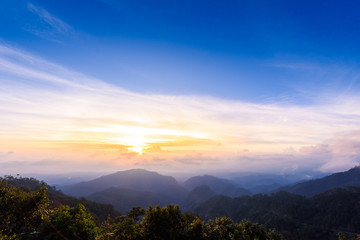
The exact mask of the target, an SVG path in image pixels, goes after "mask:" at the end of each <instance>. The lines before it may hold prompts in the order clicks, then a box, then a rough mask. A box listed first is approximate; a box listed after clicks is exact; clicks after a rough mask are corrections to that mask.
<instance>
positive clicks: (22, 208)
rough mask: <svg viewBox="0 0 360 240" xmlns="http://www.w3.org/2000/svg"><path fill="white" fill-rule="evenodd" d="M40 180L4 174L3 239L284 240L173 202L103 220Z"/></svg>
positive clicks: (0, 195) (0, 192)
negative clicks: (207, 216)
mask: <svg viewBox="0 0 360 240" xmlns="http://www.w3.org/2000/svg"><path fill="white" fill-rule="evenodd" d="M38 183H39V182H37V181H36V180H35V179H22V178H21V179H15V178H9V177H8V178H5V179H1V181H0V239H2V240H5V239H6V240H15V239H29V240H32V239H54V240H56V239H59V240H60V239H61V240H63V239H71V240H72V239H81V240H95V239H104V240H112V239H122V240H130V239H139V240H140V239H159V240H162V239H163V240H165V239H166V240H168V239H174V240H177V239H179V240H180V239H184V240H185V239H189V240H192V239H193V240H201V239H203V240H207V239H209V240H215V239H259V240H277V239H282V238H281V236H280V235H279V234H277V233H276V232H275V231H274V230H267V229H265V228H264V227H262V226H261V225H258V224H252V223H250V222H248V221H241V222H240V223H236V222H234V221H232V220H231V219H229V218H226V217H221V218H217V219H215V220H214V221H212V220H210V221H206V222H205V221H204V220H203V219H201V218H199V217H197V216H195V215H193V214H191V213H182V212H181V210H180V208H179V207H178V206H174V205H169V206H167V207H163V208H161V207H159V206H157V207H151V206H150V207H149V208H148V209H142V208H140V207H134V208H132V210H130V211H129V212H128V213H127V214H126V215H121V216H117V217H115V218H113V217H111V216H109V217H108V218H107V220H105V221H99V219H100V217H99V216H97V215H96V213H95V212H93V213H92V214H90V213H89V212H88V210H87V209H86V207H84V205H83V204H77V205H76V206H74V207H70V206H68V205H61V204H60V202H61V200H58V199H57V196H58V195H57V194H51V192H52V191H55V190H54V189H48V188H47V186H46V185H45V184H41V186H40V187H38ZM55 192H56V191H55ZM50 196H51V198H50ZM55 202H56V204H55ZM101 206H105V205H101ZM100 214H102V213H100ZM96 219H97V221H96Z"/></svg>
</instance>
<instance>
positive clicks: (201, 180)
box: [183, 175, 251, 197]
mask: <svg viewBox="0 0 360 240" xmlns="http://www.w3.org/2000/svg"><path fill="white" fill-rule="evenodd" d="M201 185H206V186H209V187H210V188H211V190H212V191H214V192H215V193H216V194H218V195H225V196H229V197H239V196H243V195H251V192H250V191H249V190H247V189H245V188H238V187H235V185H234V184H232V183H231V182H230V181H229V180H226V179H222V178H217V177H214V176H211V175H203V176H196V177H192V178H189V179H188V180H186V181H185V182H184V183H183V186H184V187H185V188H186V189H188V190H193V189H194V188H196V187H199V186H201Z"/></svg>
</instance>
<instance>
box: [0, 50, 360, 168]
mask: <svg viewBox="0 0 360 240" xmlns="http://www.w3.org/2000/svg"><path fill="white" fill-rule="evenodd" d="M129 81H131V80H130V79H129ZM0 83H1V85H0V116H1V118H0V152H1V153H0V169H2V171H3V173H8V171H17V172H28V171H39V172H44V171H47V172H61V171H71V170H74V169H76V170H84V171H85V170H87V171H90V170H92V171H95V170H102V171H107V170H114V169H115V170H117V169H123V168H132V167H145V168H149V169H154V170H172V171H190V170H189V169H191V170H194V169H202V170H204V172H206V171H207V170H214V169H217V170H224V171H226V170H232V171H269V172H285V171H294V170H303V169H313V170H322V171H337V170H344V169H347V168H350V167H352V166H354V165H355V164H357V163H358V161H359V157H360V127H359V123H360V108H358V107H357V105H358V104H359V103H360V97H358V96H343V97H342V98H336V99H331V98H329V96H328V95H327V94H326V93H320V92H319V93H318V95H319V96H322V95H324V96H327V99H326V101H324V99H323V101H321V104H319V103H318V104H317V103H316V102H314V103H313V104H312V105H306V106H299V105H290V104H284V103H282V104H277V103H266V104H264V103H248V102H241V101H235V100H225V99H219V98H213V97H210V96H170V95H152V94H138V93H135V92H131V91H128V90H125V89H123V88H121V87H119V86H115V85H110V84H108V83H106V82H105V81H101V80H98V79H92V78H90V77H87V76H84V75H83V74H80V73H77V72H74V71H71V70H69V69H66V68H64V67H61V66H59V65H56V64H53V63H50V62H48V61H45V60H44V59H41V58H38V57H34V56H32V55H31V54H28V53H24V52H22V51H19V50H17V49H14V48H12V47H8V46H4V45H0ZM139 149H141V150H142V152H143V153H142V154H141V155H140V154H139V153H138V152H137V151H136V150H139ZM10 153H11V154H10ZM12 173H14V172H12Z"/></svg>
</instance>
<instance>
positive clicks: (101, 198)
mask: <svg viewBox="0 0 360 240" xmlns="http://www.w3.org/2000/svg"><path fill="white" fill-rule="evenodd" d="M275 186H276V184H273V185H272V187H273V188H275ZM346 186H360V168H359V167H355V168H352V169H350V170H348V171H346V172H341V173H334V174H332V175H329V176H326V177H323V178H319V179H314V180H309V181H305V182H301V183H298V184H294V185H289V186H280V187H278V188H276V189H275V190H273V191H272V192H273V193H274V192H280V191H285V192H289V193H293V194H299V195H303V196H314V195H316V194H319V193H322V192H325V191H327V190H329V189H332V188H338V187H346ZM61 190H62V191H63V192H64V193H66V194H69V195H71V196H75V197H85V198H86V199H89V200H91V201H97V202H100V203H104V204H112V205H113V206H114V207H115V209H116V210H118V211H120V212H126V211H127V210H129V209H130V208H131V207H132V206H141V207H143V208H146V207H148V206H149V205H160V206H165V205H168V204H179V205H180V206H181V207H182V208H183V209H185V210H191V209H195V208H196V207H198V206H200V205H201V204H202V203H204V202H205V201H207V200H209V199H211V198H213V197H215V196H219V195H222V196H226V197H229V198H236V197H241V196H246V195H249V196H251V195H253V193H252V192H251V191H250V190H248V189H246V188H242V187H238V185H237V183H235V182H232V181H230V180H227V179H223V178H218V177H215V176H211V175H203V176H194V177H191V178H189V179H188V180H186V181H185V182H183V183H179V182H178V181H176V179H175V178H173V177H171V176H164V175H161V174H159V173H156V172H152V171H147V170H144V169H132V170H126V171H119V172H116V173H113V174H110V175H105V176H102V177H99V178H96V179H93V180H91V181H87V182H80V183H77V184H72V185H68V186H65V187H62V188H61ZM255 193H258V192H255ZM260 193H261V192H260ZM262 193H269V189H267V188H265V189H263V192H262Z"/></svg>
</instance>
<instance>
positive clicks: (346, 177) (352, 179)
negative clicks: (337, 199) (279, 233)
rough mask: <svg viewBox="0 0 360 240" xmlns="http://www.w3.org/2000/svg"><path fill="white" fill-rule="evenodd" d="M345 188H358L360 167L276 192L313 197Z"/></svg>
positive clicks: (359, 184)
mask: <svg viewBox="0 0 360 240" xmlns="http://www.w3.org/2000/svg"><path fill="white" fill-rule="evenodd" d="M346 186H357V187H360V167H354V168H352V169H350V170H348V171H346V172H339V173H334V174H331V175H330V176H327V177H323V178H320V179H315V180H310V181H306V182H302V183H298V184H295V185H293V186H286V187H281V188H279V189H277V190H276V191H286V192H289V193H294V194H299V195H304V196H314V195H316V194H319V193H322V192H325V191H327V190H329V189H332V188H343V187H346Z"/></svg>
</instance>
